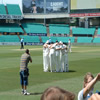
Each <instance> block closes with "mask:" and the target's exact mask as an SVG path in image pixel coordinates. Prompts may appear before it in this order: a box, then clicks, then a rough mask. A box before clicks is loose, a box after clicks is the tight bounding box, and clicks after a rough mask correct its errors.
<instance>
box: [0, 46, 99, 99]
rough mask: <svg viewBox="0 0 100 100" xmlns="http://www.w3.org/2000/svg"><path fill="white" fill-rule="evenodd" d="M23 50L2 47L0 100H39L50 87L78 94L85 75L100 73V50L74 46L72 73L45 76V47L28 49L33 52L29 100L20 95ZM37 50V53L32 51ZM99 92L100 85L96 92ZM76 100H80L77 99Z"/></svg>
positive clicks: (71, 62) (0, 53)
mask: <svg viewBox="0 0 100 100" xmlns="http://www.w3.org/2000/svg"><path fill="white" fill-rule="evenodd" d="M19 48H20V46H0V100H40V96H41V94H42V93H43V91H44V90H45V89H46V88H47V87H49V86H59V87H61V88H63V89H66V90H69V91H71V92H74V93H75V94H76V97H77V94H78V92H79V91H80V90H81V89H82V85H83V77H84V75H85V73H86V72H92V73H93V75H94V76H95V75H96V74H97V73H99V72H100V71H99V69H100V68H99V67H100V47H99V46H76V47H75V46H74V48H72V51H73V52H72V53H69V54H68V56H69V70H70V71H69V72H66V73H51V72H46V73H45V72H43V63H42V62H43V59H42V58H43V57H42V46H25V49H27V48H28V49H30V52H31V56H32V60H33V62H32V63H29V69H30V76H29V86H28V91H29V92H31V93H33V95H30V96H24V95H21V86H20V81H19V80H20V78H19V66H20V57H21V55H22V54H23V53H24V50H20V49H19ZM32 49H34V50H32ZM96 90H100V83H99V82H98V83H97V84H96V86H95V90H94V92H95V91H96ZM76 100H77V99H76Z"/></svg>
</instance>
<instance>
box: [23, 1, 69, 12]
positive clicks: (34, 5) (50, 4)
mask: <svg viewBox="0 0 100 100" xmlns="http://www.w3.org/2000/svg"><path fill="white" fill-rule="evenodd" d="M44 1H45V2H44ZM68 10H69V0H23V13H33V14H36V13H44V11H45V13H56V12H57V13H64V12H66V13H67V12H68Z"/></svg>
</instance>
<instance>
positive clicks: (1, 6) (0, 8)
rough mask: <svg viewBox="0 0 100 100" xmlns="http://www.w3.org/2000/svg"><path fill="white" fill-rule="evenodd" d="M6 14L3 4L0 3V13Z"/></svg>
mask: <svg viewBox="0 0 100 100" xmlns="http://www.w3.org/2000/svg"><path fill="white" fill-rule="evenodd" d="M6 14H7V12H6V9H5V6H4V4H0V15H6Z"/></svg>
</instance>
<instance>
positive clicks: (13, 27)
mask: <svg viewBox="0 0 100 100" xmlns="http://www.w3.org/2000/svg"><path fill="white" fill-rule="evenodd" d="M0 32H2V33H3V32H8V33H16V32H20V33H24V32H23V30H22V28H21V27H20V26H19V25H18V24H16V23H3V24H0Z"/></svg>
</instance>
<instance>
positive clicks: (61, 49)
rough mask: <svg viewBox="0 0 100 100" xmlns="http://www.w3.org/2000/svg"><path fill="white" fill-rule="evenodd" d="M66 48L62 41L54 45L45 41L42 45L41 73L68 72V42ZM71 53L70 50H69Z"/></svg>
mask: <svg viewBox="0 0 100 100" xmlns="http://www.w3.org/2000/svg"><path fill="white" fill-rule="evenodd" d="M68 44H69V45H68V46H69V47H67V46H66V45H65V44H64V43H63V42H62V41H60V42H58V41H56V42H55V43H53V42H49V40H47V41H46V43H45V44H44V45H43V71H44V72H48V71H50V72H68V71H69V64H68V50H69V48H71V47H70V46H71V45H70V41H69V42H68ZM70 52H71V49H70Z"/></svg>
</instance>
